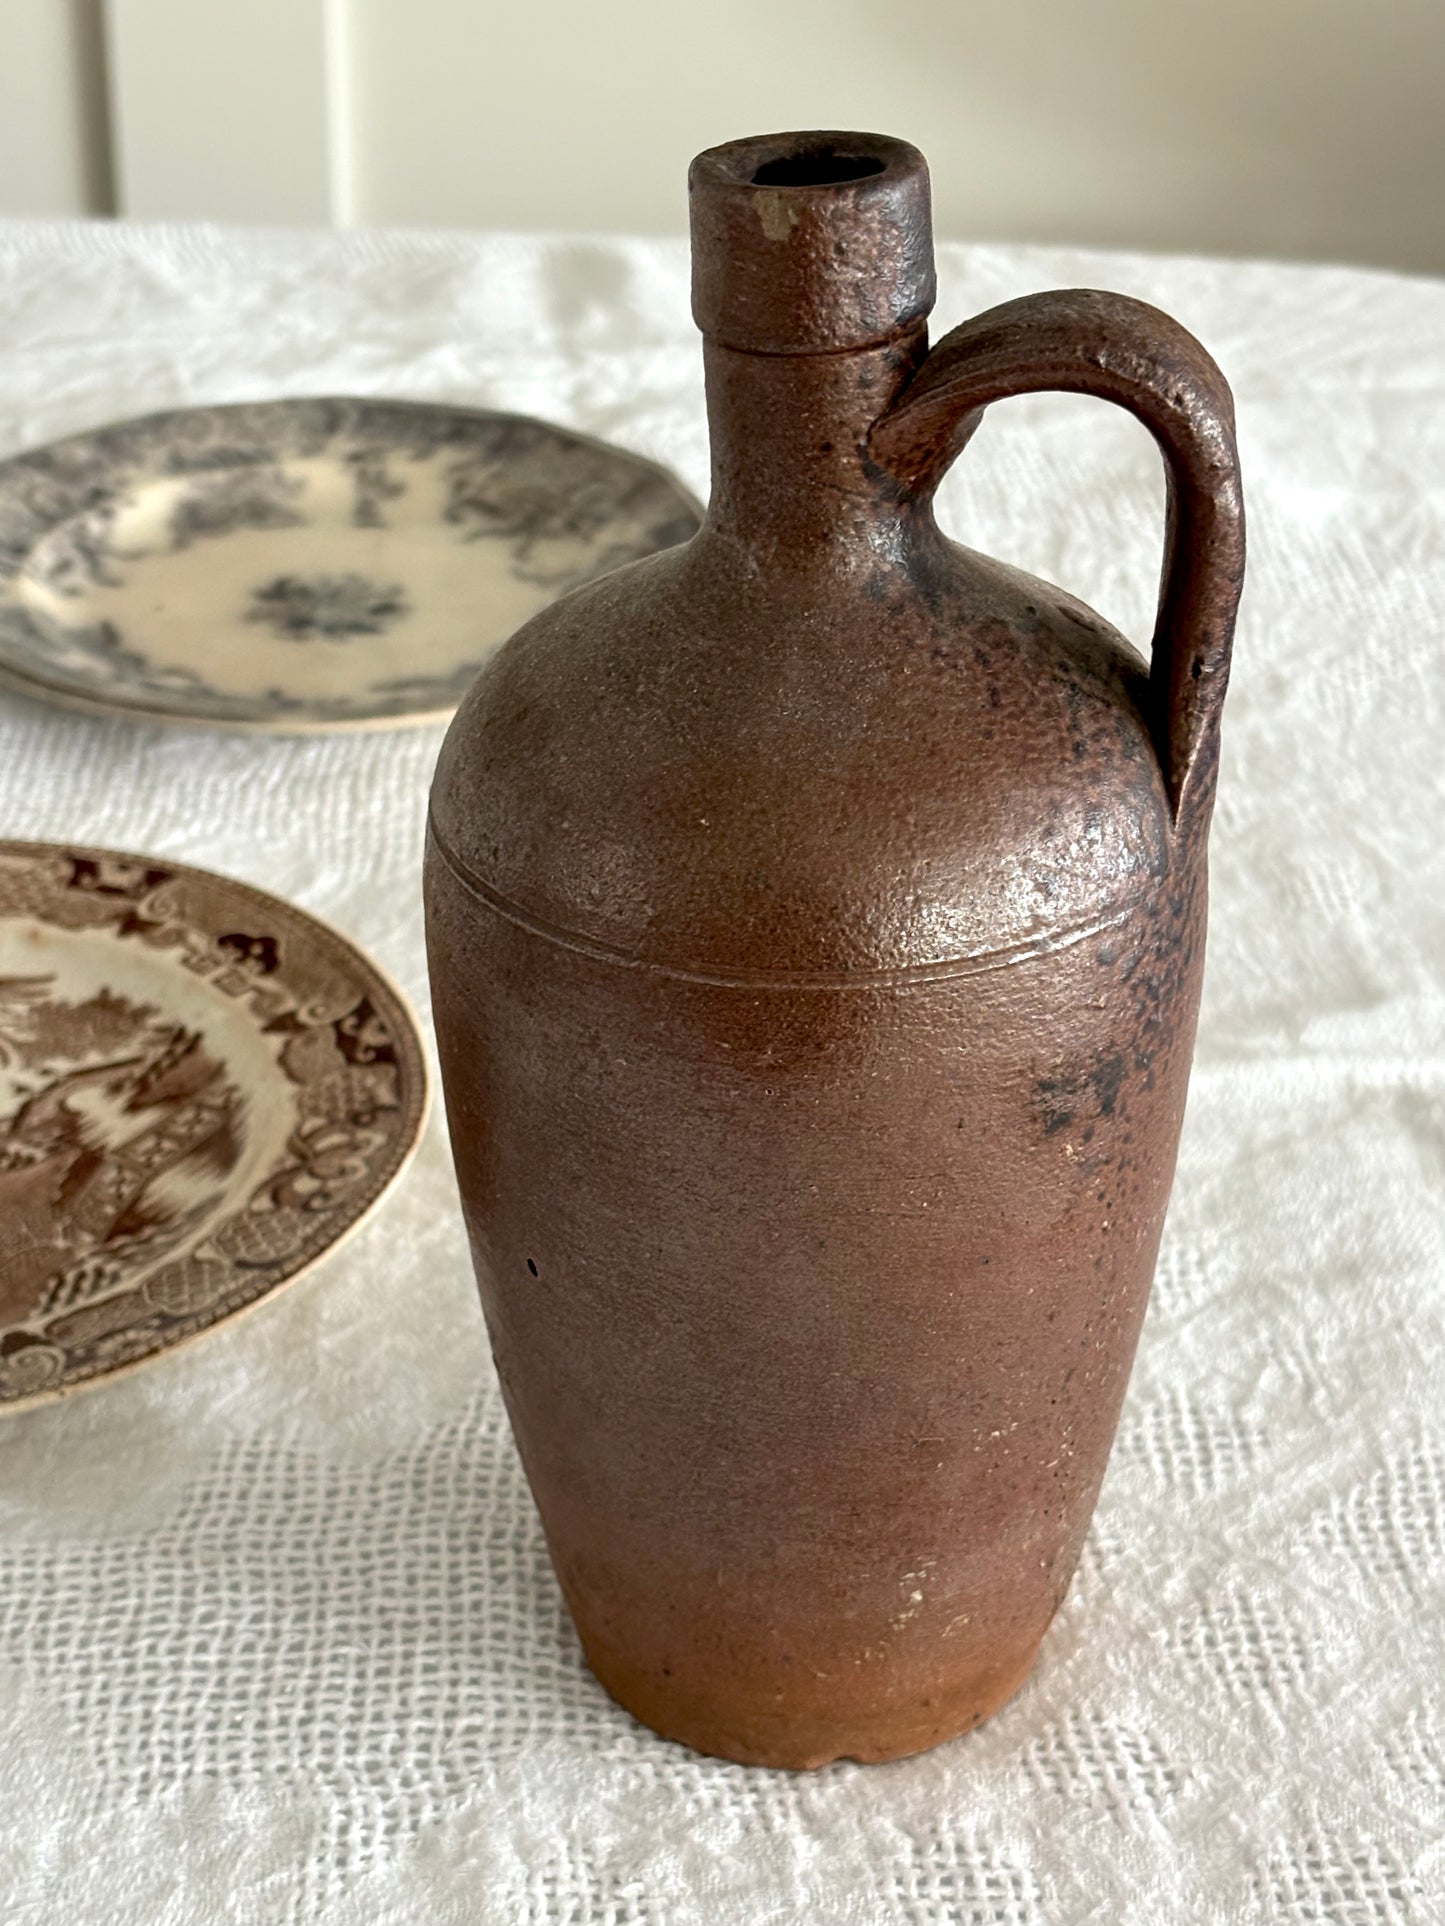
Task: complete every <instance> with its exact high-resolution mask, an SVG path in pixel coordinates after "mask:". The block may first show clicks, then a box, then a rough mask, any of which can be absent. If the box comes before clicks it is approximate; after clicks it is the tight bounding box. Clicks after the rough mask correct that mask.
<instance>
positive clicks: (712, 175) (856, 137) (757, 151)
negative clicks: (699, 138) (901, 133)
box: [689, 128, 928, 197]
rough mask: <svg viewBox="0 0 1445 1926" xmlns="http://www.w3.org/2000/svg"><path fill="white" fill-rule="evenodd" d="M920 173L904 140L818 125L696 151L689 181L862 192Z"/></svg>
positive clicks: (924, 168)
mask: <svg viewBox="0 0 1445 1926" xmlns="http://www.w3.org/2000/svg"><path fill="white" fill-rule="evenodd" d="M920 172H921V173H922V175H923V178H924V179H925V180H926V179H927V175H928V164H927V162H926V161H925V160H924V158H923V155H922V154H921V153H920V152H919V150H918V149H917V148H916V147H914V146H912V145H911V144H910V143H909V142H908V141H906V140H896V139H894V138H893V136H892V135H889V134H869V133H861V132H850V131H848V130H846V129H838V128H819V129H812V130H806V131H802V132H797V133H781V134H748V135H745V136H744V137H743V138H741V139H739V140H730V141H724V142H723V143H722V144H721V145H720V146H717V147H709V148H707V149H706V150H705V151H704V152H703V153H701V154H699V155H698V156H697V158H696V159H695V160H694V161H693V163H692V167H691V169H690V170H689V182H690V185H691V186H692V187H693V188H694V189H696V188H697V187H699V186H709V185H717V186H726V187H730V188H734V189H737V188H741V189H749V188H751V189H755V190H772V191H774V192H777V191H779V190H781V191H782V192H784V193H787V194H788V195H790V196H793V195H800V196H801V195H816V196H821V197H829V196H832V195H834V194H837V193H839V192H840V191H842V192H845V193H849V194H867V193H868V192H869V191H870V190H873V191H876V190H877V189H879V188H882V187H884V186H885V185H886V186H888V187H892V186H894V185H895V184H896V183H897V182H898V181H899V179H900V178H902V177H906V176H915V177H916V176H917V175H918V174H919V173H920Z"/></svg>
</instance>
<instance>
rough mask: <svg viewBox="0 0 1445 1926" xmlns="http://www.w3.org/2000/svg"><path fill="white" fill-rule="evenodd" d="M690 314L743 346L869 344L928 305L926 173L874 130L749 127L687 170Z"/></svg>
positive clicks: (919, 161)
mask: <svg viewBox="0 0 1445 1926" xmlns="http://www.w3.org/2000/svg"><path fill="white" fill-rule="evenodd" d="M688 195H689V204H690V210H691V223H692V258H693V283H692V288H693V315H694V318H695V319H696V321H697V324H698V326H699V328H701V330H702V332H703V333H704V334H705V335H706V336H707V337H708V338H709V339H710V340H713V341H717V342H719V343H720V344H721V345H723V346H725V347H730V348H736V349H739V350H741V351H743V352H745V353H750V354H830V353H837V352H838V351H840V350H846V349H850V348H866V347H873V346H876V345H877V344H879V343H880V342H883V341H887V340H888V339H889V338H890V337H891V336H893V335H895V334H897V333H900V332H901V331H902V330H904V329H905V328H908V327H911V326H914V325H915V324H916V323H917V322H919V321H920V320H921V319H922V318H923V317H924V316H926V315H927V314H928V312H929V310H930V309H931V308H932V306H933V301H934V270H933V231H932V219H931V210H930V202H929V186H928V167H927V163H926V162H925V161H924V158H923V156H922V154H920V153H919V151H918V149H917V148H916V147H911V146H909V144H908V143H907V142H906V141H901V140H892V139H890V138H889V137H888V136H887V135H884V134H861V133H839V132H813V133H794V134H762V135H757V136H754V137H752V138H750V139H747V140H735V141H729V142H727V143H726V144H725V145H724V146H722V147H711V148H709V149H708V150H707V152H706V153H703V154H699V155H698V157H697V159H696V160H695V161H694V162H693V164H692V168H691V170H690V172H689V175H688Z"/></svg>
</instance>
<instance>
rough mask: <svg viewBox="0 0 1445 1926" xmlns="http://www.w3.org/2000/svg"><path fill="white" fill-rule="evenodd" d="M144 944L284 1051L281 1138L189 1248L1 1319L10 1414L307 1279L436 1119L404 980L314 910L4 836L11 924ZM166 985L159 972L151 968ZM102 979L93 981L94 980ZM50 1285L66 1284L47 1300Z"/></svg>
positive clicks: (192, 874) (245, 889)
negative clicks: (393, 977) (398, 982)
mask: <svg viewBox="0 0 1445 1926" xmlns="http://www.w3.org/2000/svg"><path fill="white" fill-rule="evenodd" d="M6 921H24V922H26V923H30V924H35V923H37V922H38V923H40V924H42V925H45V926H48V927H50V928H52V929H55V930H64V931H86V932H96V933H99V934H103V935H104V936H106V937H107V938H109V939H111V940H112V941H113V942H115V943H116V944H118V945H120V944H124V945H131V944H134V945H139V946H142V947H144V948H146V949H149V950H151V951H154V952H156V953H157V955H158V958H159V957H164V958H165V960H166V962H167V963H168V964H170V965H171V966H172V967H173V968H174V969H176V970H184V971H185V972H187V973H188V975H189V976H191V977H193V978H194V979H197V980H199V981H201V982H203V983H205V984H207V985H208V986H209V987H210V989H211V990H213V991H214V992H215V994H216V995H217V996H218V997H224V998H227V999H229V1000H230V1001H231V1002H232V1004H233V1005H234V1006H235V1008H237V1009H239V1010H242V1011H244V1013H245V1015H246V1016H247V1017H248V1018H249V1019H250V1021H251V1022H252V1023H253V1024H254V1026H255V1029H256V1031H257V1032H258V1033H259V1034H260V1035H261V1036H262V1037H264V1038H265V1039H266V1040H267V1042H268V1044H269V1045H270V1046H271V1047H272V1048H273V1050H274V1061H275V1081H274V1085H273V1086H272V1089H271V1090H270V1091H269V1092H268V1095H270V1096H272V1097H275V1096H276V1095H277V1094H278V1093H279V1094H280V1096H281V1098H282V1100H283V1101H284V1102H285V1104H286V1105H287V1106H288V1109H289V1113H290V1114H289V1119H288V1127H287V1130H286V1134H285V1142H284V1147H283V1148H282V1150H281V1152H280V1154H279V1155H277V1156H275V1157H274V1158H273V1160H272V1162H271V1164H270V1167H268V1168H267V1169H266V1171H265V1172H264V1174H263V1175H262V1176H261V1178H260V1180H259V1181H257V1182H253V1183H251V1184H250V1185H249V1187H248V1189H247V1192H246V1194H245V1196H244V1199H243V1201H241V1202H240V1203H239V1204H236V1205H233V1206H232V1207H230V1208H229V1209H227V1210H225V1211H224V1212H223V1213H222V1215H221V1216H220V1218H219V1220H216V1221H212V1222H210V1224H209V1225H208V1227H207V1228H206V1229H205V1231H204V1234H203V1235H201V1236H200V1237H199V1239H198V1240H197V1241H195V1242H194V1243H192V1245H191V1246H190V1248H189V1249H185V1250H183V1251H182V1252H180V1254H176V1253H175V1249H174V1245H172V1246H171V1247H170V1248H169V1249H167V1248H166V1246H165V1243H164V1240H162V1241H161V1243H160V1245H159V1247H158V1248H157V1250H156V1251H155V1253H154V1255H153V1258H152V1259H151V1260H150V1261H146V1260H145V1259H144V1258H143V1259H142V1261H141V1262H140V1263H139V1264H138V1265H137V1264H132V1265H130V1266H129V1268H128V1269H127V1270H126V1274H125V1275H124V1277H123V1278H122V1279H121V1280H120V1281H119V1282H116V1281H115V1280H113V1279H112V1280H111V1281H110V1282H109V1284H108V1285H107V1281H106V1279H105V1278H104V1277H103V1276H102V1277H101V1278H100V1280H99V1282H100V1285H101V1288H100V1289H99V1290H98V1291H93V1292H92V1293H91V1294H90V1295H86V1294H85V1293H84V1292H83V1291H82V1292H80V1293H79V1294H77V1293H76V1292H75V1291H73V1290H72V1291H71V1292H70V1293H69V1294H68V1295H66V1296H65V1301H64V1302H63V1304H62V1303H57V1302H54V1301H52V1302H48V1303H46V1304H45V1305H44V1306H43V1307H42V1308H40V1309H39V1310H38V1311H37V1312H36V1313H35V1314H32V1315H30V1316H27V1317H24V1318H23V1319H21V1320H20V1321H17V1322H12V1323H10V1324H9V1325H8V1326H7V1325H3V1324H0V1409H7V1408H13V1407H15V1406H17V1405H20V1404H28V1403H32V1402H37V1401H40V1400H42V1399H47V1398H53V1397H56V1396H58V1395H60V1394H61V1393H63V1392H66V1391H69V1390H71V1389H73V1388H74V1387H76V1386H78V1385H81V1384H84V1383H87V1382H92V1381H94V1380H96V1379H98V1378H102V1377H105V1376H107V1375H109V1374H111V1373H114V1372H116V1371H119V1370H122V1369H125V1368H127V1367H129V1366H131V1365H134V1364H138V1363H140V1362H142V1361H143V1360H145V1359H147V1358H150V1357H153V1356H155V1355H157V1354H158V1353H159V1352H162V1351H165V1350H168V1349H170V1348H171V1347H172V1346H173V1345H176V1344H178V1343H181V1342H183V1341H184V1340H186V1339H188V1338H191V1337H194V1336H196V1335H198V1334H199V1333H201V1332H203V1331H205V1330H208V1329H210V1327H211V1326H212V1325H214V1324H217V1323H219V1322H221V1321H222V1320H223V1319H225V1318H228V1317H231V1316H234V1315H235V1314H236V1313H237V1312H239V1311H242V1310H245V1309H247V1308H248V1307H249V1306H251V1305H253V1304H255V1303H257V1302H259V1301H260V1300H261V1299H263V1298H265V1297H266V1296H268V1295H270V1293H272V1292H273V1291H275V1290H276V1289H277V1288H279V1286H280V1285H282V1284H284V1283H287V1282H288V1281H290V1280H292V1279H294V1278H296V1277H298V1276H300V1275H301V1273H302V1272H303V1271H305V1270H306V1269H308V1268H309V1267H310V1266H311V1265H312V1264H314V1263H315V1262H316V1261H317V1260H318V1259H319V1258H320V1257H322V1256H323V1255H325V1253H326V1252H328V1251H329V1250H331V1249H332V1248H333V1246H334V1245H335V1244H336V1243H337V1242H338V1241H339V1240H340V1239H341V1238H342V1237H343V1236H345V1235H346V1234H347V1233H348V1232H349V1231H351V1230H352V1229H354V1228H355V1227H356V1226H357V1225H358V1224H359V1223H360V1222H361V1221H362V1220H363V1218H365V1217H366V1216H368V1215H369V1214H370V1212H371V1211H372V1210H373V1209H374V1208H375V1207H376V1205H377V1204H378V1203H379V1202H380V1201H381V1199H382V1197H383V1196H384V1194H385V1193H386V1191H387V1190H388V1189H389V1188H390V1186H391V1185H392V1184H393V1183H394V1182H395V1181H396V1179H397V1178H398V1177H399V1175H400V1174H401V1172H402V1170H403V1169H404V1168H405V1166H406V1164H407V1163H408V1161H409V1160H410V1158H411V1156H412V1154H413V1153H414V1151H415V1149H416V1146H417V1144H418V1142H419V1140H420V1137H421V1132H422V1129H423V1126H424V1124H425V1121H426V1112H427V1103H428V1076H427V1067H426V1058H425V1055H424V1053H423V1050H422V1045H421V1040H420V1038H419V1036H418V1034H417V1030H416V1026H415V1022H414V1020H413V1018H412V1016H411V1014H410V1012H409V1010H408V1009H407V1007H406V1004H405V1002H404V1000H403V999H402V996H401V994H400V992H399V991H398V990H397V989H395V988H394V987H393V985H392V984H390V983H389V982H388V981H387V979H386V978H385V977H384V976H383V975H382V974H381V972H380V971H379V970H378V969H377V967H376V965H375V964H373V963H372V962H371V961H370V960H369V959H368V958H367V957H365V956H364V955H363V954H362V953H361V952H360V951H359V950H357V949H356V948H355V947H354V946H353V945H352V944H350V943H349V942H347V941H346V939H345V938H344V937H342V936H341V935H339V934H338V933H337V932H335V931H333V930H330V929H328V928H327V927H326V926H325V925H324V924H321V923H318V922H317V921H316V920H315V919H314V918H312V917H310V916H308V915H307V914H306V913H305V912H304V911H302V910H299V909H297V908H295V907H293V906H292V905H290V904H287V903H285V902H282V901H281V900H280V899H278V898H276V897H274V896H269V895H267V894H265V893H264V892H262V891H260V890H256V889H252V888H250V887H249V886H248V885H246V884H243V883H238V882H234V881H232V880H230V879H228V878H225V877H221V876H216V875H213V874H211V873H210V872H208V871H205V870H200V869H193V868H191V867H189V866H188V865H185V864H180V863H171V862H168V861H152V860H150V859H148V858H145V857H137V856H130V855H123V854H120V853H117V852H114V851H110V850H99V849H92V848H79V847H77V848H72V847H68V846H61V845H56V844H47V843H18V842H0V924H3V923H4V922H6ZM157 981H158V982H163V972H159V971H158V972H157ZM104 987H105V986H104V985H103V983H101V982H99V981H98V982H97V989H98V990H103V989H104ZM51 1297H52V1298H53V1297H54V1293H52V1294H51Z"/></svg>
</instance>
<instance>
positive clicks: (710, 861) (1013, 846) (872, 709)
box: [432, 544, 1173, 978]
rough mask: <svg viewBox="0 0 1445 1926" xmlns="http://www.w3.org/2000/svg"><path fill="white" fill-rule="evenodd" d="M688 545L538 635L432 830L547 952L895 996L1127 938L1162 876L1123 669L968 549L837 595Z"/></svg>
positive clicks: (1135, 701)
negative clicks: (1094, 939)
mask: <svg viewBox="0 0 1445 1926" xmlns="http://www.w3.org/2000/svg"><path fill="white" fill-rule="evenodd" d="M697 548H698V545H696V544H694V545H690V549H688V550H673V551H670V552H668V553H667V554H664V555H660V556H654V557H651V558H649V559H648V560H646V561H644V562H639V563H636V564H633V565H631V566H630V567H627V568H624V569H620V570H618V571H617V572H616V573H615V574H613V575H610V576H608V577H606V578H604V579H603V580H602V581H600V582H597V583H594V584H592V585H590V586H589V587H587V588H585V589H582V590H579V591H577V592H576V593H575V594H574V595H572V596H569V597H568V598H567V599H566V600H565V601H563V602H560V603H558V604H556V605H554V607H552V608H551V609H549V610H547V611H545V612H544V613H543V614H542V615H540V616H538V617H536V618H535V619H534V620H533V621H532V622H530V623H528V624H527V625H526V626H525V627H524V628H522V629H521V630H519V631H518V632H517V634H516V635H515V636H514V637H513V638H512V639H511V640H510V641H509V642H508V643H507V644H506V646H505V647H504V648H503V649H502V650H501V651H500V652H499V653H498V655H497V656H496V657H495V658H494V660H493V661H492V663H491V664H490V665H489V666H488V668H487V669H486V670H485V671H484V672H483V674H482V675H481V677H480V678H479V679H478V682H477V683H476V685H475V686H474V688H473V689H472V691H471V692H470V694H469V695H468V697H467V699H466V701H465V702H464V703H463V705H462V707H461V709H460V710H459V711H458V714H457V716H456V719H455V721H454V722H453V724H452V727H451V730H450V731H449V733H448V736H447V740H446V743H445V745H444V747H443V751H442V755H441V758H440V760H439V763H438V768H437V776H436V781H435V784H434V787H433V795H432V825H433V832H434V836H435V839H436V841H437V843H438V845H439V848H440V851H441V853H442V855H443V856H444V857H445V858H447V859H448V860H449V861H450V862H451V864H452V867H453V868H454V869H455V870H456V871H457V872H458V874H459V876H460V877H461V878H462V880H463V881H464V882H465V883H467V884H469V885H470V886H471V887H473V888H475V889H477V890H479V891H480V892H481V893H482V894H484V895H486V896H487V897H488V898H490V899H491V900H492V901H493V902H494V904H495V905H496V906H497V907H498V908H499V909H501V910H502V911H503V912H504V913H509V914H513V915H515V916H517V917H519V918H520V919H521V920H523V921H527V922H530V923H532V924H534V925H535V926H536V927H537V928H539V929H541V930H544V931H551V932H556V933H559V934H561V935H563V936H565V937H567V938H568V939H572V940H580V941H582V942H584V943H588V944H593V945H596V946H598V947H600V948H601V949H603V950H604V951H607V952H613V953H616V954H618V955H620V956H625V957H627V958H636V959H641V960H643V961H647V962H652V963H655V964H658V965H663V966H667V967H672V968H677V969H682V970H698V971H704V972H713V973H722V974H724V975H729V974H731V975H737V976H739V977H742V978H746V977H748V976H751V975H763V976H766V975H770V974H778V973H783V974H787V973H797V972H803V973H808V972H822V973H825V974H826V973H839V974H845V973H849V972H856V971H895V970H908V969H912V968H917V967H926V966H931V965H941V964H947V963H949V962H951V961H953V960H957V959H964V958H970V957H987V956H989V955H991V954H994V953H996V952H1004V951H1010V950H1014V949H1018V948H1024V949H1027V948H1028V946H1031V945H1037V946H1040V947H1047V946H1048V945H1049V944H1050V943H1051V942H1053V941H1055V940H1058V939H1060V938H1066V937H1068V936H1069V935H1070V934H1072V933H1075V932H1079V933H1082V932H1085V931H1087V930H1088V929H1089V928H1092V927H1098V926H1100V925H1101V923H1103V922H1105V921H1107V920H1110V919H1113V918H1117V917H1120V916H1122V915H1125V914H1127V913H1128V911H1129V909H1130V908H1131V906H1133V905H1135V904H1137V903H1138V902H1140V901H1142V900H1144V899H1146V898H1148V897H1150V896H1152V895H1153V894H1154V893H1155V892H1156V891H1157V890H1158V889H1159V888H1160V887H1161V885H1162V884H1163V882H1164V880H1165V878H1166V876H1167V873H1168V870H1169V867H1170V863H1171V858H1172V853H1173V852H1172V840H1171V828H1170V816H1169V807H1168V801H1167V796H1166V793H1165V788H1164V783H1163V779H1162V776H1161V773H1160V769H1159V763H1158V758H1157V755H1156V752H1155V747H1154V743H1153V740H1152V738H1151V734H1150V728H1149V724H1148V721H1147V702H1148V678H1147V675H1146V673H1145V670H1144V668H1143V665H1142V663H1141V662H1140V661H1139V659H1138V658H1137V656H1135V654H1134V653H1133V651H1132V650H1131V649H1130V648H1129V646H1128V644H1127V643H1125V642H1124V641H1123V639H1122V638H1121V637H1120V636H1118V635H1117V634H1116V633H1115V632H1114V631H1113V630H1111V629H1110V628H1109V627H1108V625H1107V624H1106V623H1104V622H1103V621H1102V620H1101V619H1100V618H1099V617H1098V616H1096V615H1094V614H1093V612H1092V611H1090V610H1088V609H1086V608H1084V606H1083V605H1082V604H1080V603H1078V602H1075V601H1073V600H1072V598H1070V597H1068V596H1065V595H1063V594H1062V593H1061V592H1060V591H1059V590H1057V589H1054V588H1051V587H1050V586H1048V585H1047V584H1045V583H1042V582H1038V581H1035V580H1034V579H1033V578H1031V577H1029V576H1026V575H1023V574H1021V573H1020V572H1019V571H1017V570H1013V569H1010V568H1007V567H1005V566H1004V565H1002V564H999V563H996V562H992V561H988V560H986V559H985V558H982V557H978V556H974V555H972V554H970V553H969V552H968V551H966V550H961V549H957V548H954V547H953V546H952V545H951V544H944V545H941V546H936V547H935V548H934V550H932V551H931V553H930V555H929V557H928V559H927V562H926V565H924V566H922V567H918V566H915V567H914V568H912V569H911V570H909V571H907V572H906V573H905V572H902V571H899V570H898V569H896V568H893V569H889V568H882V569H880V570H879V571H877V572H876V573H875V574H873V575H870V576H867V577H865V578H863V579H862V580H859V579H856V578H855V579H851V580H850V581H848V582H847V583H843V584H837V583H834V584H825V585H821V586H820V584H819V582H818V581H817V580H816V579H810V578H809V577H807V576H797V577H794V578H792V579H789V580H784V581H779V580H776V579H759V580H754V579H751V578H750V577H749V575H748V573H747V571H746V570H735V571H733V573H732V575H731V576H729V575H728V574H727V571H726V570H722V571H719V569H718V568H717V567H716V565H715V563H714V562H712V561H709V560H708V558H707V557H706V555H705V553H703V554H702V555H699V554H698V553H697V552H696V551H697Z"/></svg>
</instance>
